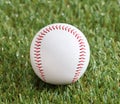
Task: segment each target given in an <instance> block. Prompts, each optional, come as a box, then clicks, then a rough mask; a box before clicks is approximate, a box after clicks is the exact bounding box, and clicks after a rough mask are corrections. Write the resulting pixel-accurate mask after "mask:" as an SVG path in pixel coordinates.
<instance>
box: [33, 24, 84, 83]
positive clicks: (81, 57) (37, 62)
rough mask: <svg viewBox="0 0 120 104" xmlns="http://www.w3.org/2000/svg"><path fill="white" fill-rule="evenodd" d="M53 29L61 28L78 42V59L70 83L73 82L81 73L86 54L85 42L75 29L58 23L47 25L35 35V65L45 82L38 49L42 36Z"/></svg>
mask: <svg viewBox="0 0 120 104" xmlns="http://www.w3.org/2000/svg"><path fill="white" fill-rule="evenodd" d="M54 30H63V31H67V32H69V33H70V34H72V35H73V36H74V37H75V38H76V39H77V41H78V43H79V61H78V64H77V66H76V71H75V75H74V77H73V80H72V83H73V82H75V81H77V80H78V78H79V76H80V73H81V70H82V68H83V67H84V63H85V56H86V45H85V42H84V39H83V38H82V36H80V35H79V33H78V32H77V31H75V29H72V28H71V27H69V26H65V25H60V24H58V25H57V24H56V25H52V26H48V27H46V28H45V29H43V30H42V31H41V32H40V33H39V34H38V35H37V37H36V40H35V44H34V61H35V65H36V67H37V69H38V70H39V72H40V76H41V79H42V80H43V81H45V82H46V79H45V73H44V70H43V66H42V60H41V54H40V49H41V43H42V40H43V38H44V36H45V35H46V34H47V33H48V32H50V31H54Z"/></svg>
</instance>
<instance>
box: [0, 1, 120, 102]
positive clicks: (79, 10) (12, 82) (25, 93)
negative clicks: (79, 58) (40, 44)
mask: <svg viewBox="0 0 120 104" xmlns="http://www.w3.org/2000/svg"><path fill="white" fill-rule="evenodd" d="M56 22H64V23H69V24H71V25H74V26H76V27H77V28H79V29H80V30H81V31H82V32H83V33H84V34H85V36H86V37H87V39H88V42H89V44H90V48H91V59H90V63H89V66H88V69H87V71H86V73H85V74H84V75H83V76H82V77H81V78H80V79H79V81H77V82H76V83H74V84H71V85H66V86H53V85H49V84H46V83H44V82H42V81H41V80H40V79H39V78H38V77H37V76H36V75H35V74H34V72H33V70H32V67H31V64H30V58H29V50H30V45H31V41H32V39H33V37H34V35H35V34H36V33H37V32H38V31H39V30H40V29H41V28H42V27H44V26H46V25H48V24H51V23H56ZM0 104H120V0H0Z"/></svg>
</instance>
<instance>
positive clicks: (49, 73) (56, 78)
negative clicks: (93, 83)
mask: <svg viewBox="0 0 120 104" xmlns="http://www.w3.org/2000/svg"><path fill="white" fill-rule="evenodd" d="M89 59H90V48H89V44H88V41H87V39H86V37H85V36H84V34H83V33H82V32H81V31H80V30H79V29H77V28H76V27H74V26H72V25H69V24H65V23H54V24H50V25H48V26H46V27H44V28H42V29H41V30H40V31H39V32H38V33H37V34H36V35H35V37H34V38H33V40H32V43H31V47H30V60H31V64H32V68H33V70H34V72H35V74H36V75H37V76H38V77H39V78H40V79H41V80H42V81H44V82H46V83H49V84H55V85H61V84H64V85H65V84H70V83H74V82H76V81H77V80H78V79H79V78H80V77H81V76H82V75H83V74H84V72H85V71H86V69H87V66H88V64H89Z"/></svg>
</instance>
